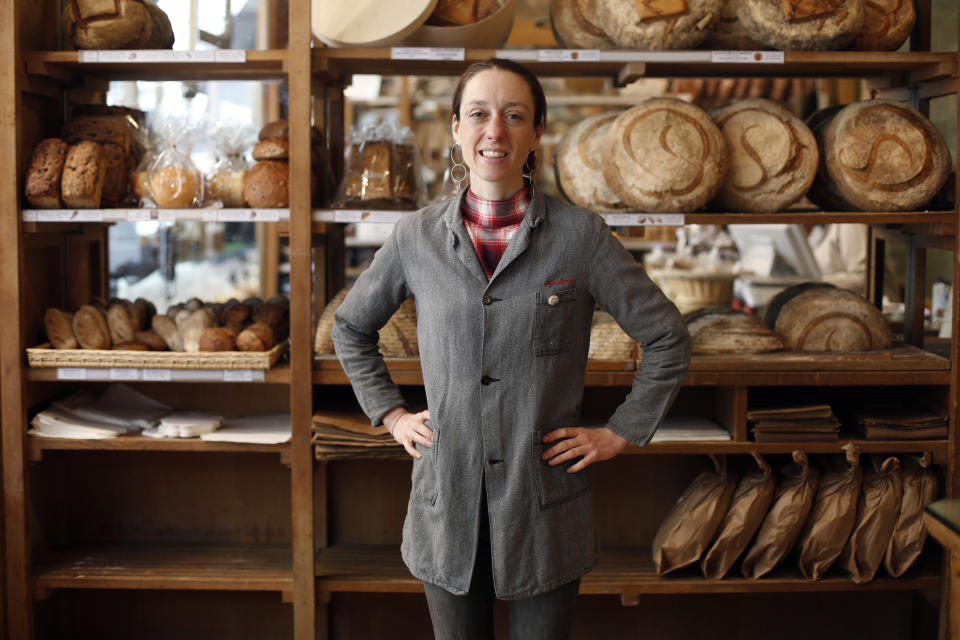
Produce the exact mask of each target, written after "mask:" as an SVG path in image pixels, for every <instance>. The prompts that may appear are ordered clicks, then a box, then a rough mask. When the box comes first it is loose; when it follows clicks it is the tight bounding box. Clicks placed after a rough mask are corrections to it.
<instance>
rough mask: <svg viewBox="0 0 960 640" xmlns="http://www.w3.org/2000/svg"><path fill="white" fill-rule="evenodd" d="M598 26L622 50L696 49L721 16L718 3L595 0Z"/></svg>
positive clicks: (714, 0) (710, 0)
mask: <svg viewBox="0 0 960 640" xmlns="http://www.w3.org/2000/svg"><path fill="white" fill-rule="evenodd" d="M596 3H597V24H598V25H599V26H600V28H601V29H602V30H603V31H604V33H606V34H607V36H608V37H609V38H610V39H611V40H613V42H614V43H615V44H616V45H617V46H618V47H621V48H628V49H648V50H650V49H695V48H697V47H698V46H700V44H702V43H703V41H704V40H706V38H707V35H708V34H709V33H710V29H711V28H712V27H713V21H714V20H715V19H717V18H718V17H719V16H720V0H658V1H654V2H637V1H636V0H596Z"/></svg>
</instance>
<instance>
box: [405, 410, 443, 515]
mask: <svg viewBox="0 0 960 640" xmlns="http://www.w3.org/2000/svg"><path fill="white" fill-rule="evenodd" d="M424 424H426V425H427V426H428V427H430V428H431V429H433V446H432V447H425V446H423V445H422V444H420V443H417V444H416V445H415V446H416V447H417V451H419V452H420V455H421V458H420V459H419V460H418V459H416V458H414V460H413V476H412V481H413V490H414V492H415V493H416V494H417V497H418V498H420V499H421V500H423V501H424V502H426V503H427V504H429V505H430V506H433V505H435V504H436V503H437V496H439V495H440V467H439V464H438V462H439V456H440V447H439V444H440V432H439V431H438V430H437V428H436V427H435V426H434V425H433V424H431V422H430V421H429V420H426V421H425V422H424Z"/></svg>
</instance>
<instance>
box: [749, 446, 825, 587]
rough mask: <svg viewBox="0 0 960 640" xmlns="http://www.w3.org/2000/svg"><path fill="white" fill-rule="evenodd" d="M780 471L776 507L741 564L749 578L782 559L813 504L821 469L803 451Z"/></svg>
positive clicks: (756, 576)
mask: <svg viewBox="0 0 960 640" xmlns="http://www.w3.org/2000/svg"><path fill="white" fill-rule="evenodd" d="M781 474H782V476H783V478H782V479H781V480H780V484H779V486H777V493H776V495H775V496H774V498H773V506H771V507H770V511H769V512H768V513H767V517H766V518H764V519H763V524H761V525H760V531H759V532H758V533H757V539H756V540H755V541H754V543H753V546H752V547H751V548H750V550H749V551H748V552H747V557H746V558H744V559H743V564H742V565H741V567H740V570H741V571H742V572H743V575H744V577H746V578H759V577H761V576H763V575H766V574H767V573H769V572H770V571H773V569H774V567H776V566H777V565H778V564H780V562H782V561H783V559H784V558H785V557H786V555H787V554H788V553H790V549H792V548H793V545H794V543H795V542H796V541H797V536H799V535H800V530H801V529H802V528H803V523H804V522H805V521H806V519H807V516H808V515H809V513H810V508H811V507H812V506H813V496H814V495H815V494H816V493H817V484H818V482H819V480H820V472H819V471H818V470H817V469H814V468H812V467H811V466H810V464H809V462H807V455H806V454H805V453H804V452H803V451H799V450H798V451H794V452H793V464H789V465H787V466H786V467H784V468H783V470H782V471H781Z"/></svg>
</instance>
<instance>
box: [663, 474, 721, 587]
mask: <svg viewBox="0 0 960 640" xmlns="http://www.w3.org/2000/svg"><path fill="white" fill-rule="evenodd" d="M710 459H711V460H712V461H713V465H714V468H715V469H716V471H704V472H703V473H701V474H700V475H698V476H697V477H696V478H694V480H693V482H692V483H690V486H689V487H687V490H686V491H684V492H683V495H682V496H680V499H679V500H677V503H676V504H675V505H674V506H673V509H671V510H670V513H668V514H667V517H666V518H664V520H663V522H662V523H661V524H660V528H659V529H657V535H656V536H654V538H653V561H654V563H655V564H656V565H657V575H660V576H662V575H666V574H667V573H670V572H671V571H674V570H676V569H680V568H681V567H686V566H688V565H691V564H693V563H695V562H696V561H697V560H699V559H700V556H701V555H702V554H703V552H704V550H705V549H706V548H707V545H709V544H710V540H712V539H713V534H714V533H716V531H717V527H718V526H719V525H720V521H721V520H722V519H723V516H724V514H725V513H726V512H727V508H728V507H729V506H730V499H731V498H732V497H733V491H734V489H736V486H737V477H736V475H734V474H731V473H728V472H727V461H726V458H724V457H723V456H719V459H718V457H717V456H710Z"/></svg>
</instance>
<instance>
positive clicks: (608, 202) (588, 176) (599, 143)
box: [553, 111, 626, 213]
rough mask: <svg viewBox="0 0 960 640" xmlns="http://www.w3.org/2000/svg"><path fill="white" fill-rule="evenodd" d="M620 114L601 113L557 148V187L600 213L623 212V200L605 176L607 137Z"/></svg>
mask: <svg viewBox="0 0 960 640" xmlns="http://www.w3.org/2000/svg"><path fill="white" fill-rule="evenodd" d="M618 115H620V112H619V111H611V112H607V113H598V114H596V115H593V116H590V117H589V118H585V119H583V120H581V121H580V122H578V123H577V124H575V125H573V126H572V127H570V129H569V130H568V131H567V132H566V133H565V134H564V136H563V138H562V139H561V140H560V144H559V145H557V150H556V152H555V153H554V161H553V166H554V168H555V169H556V172H557V184H558V185H560V189H561V190H562V191H563V194H564V195H565V196H567V198H569V199H570V202H572V203H574V204H575V205H578V206H581V207H584V208H587V209H590V210H591V211H596V212H598V213H604V212H613V211H622V210H623V209H625V208H626V206H625V205H624V203H623V202H622V201H621V200H620V197H619V196H617V194H616V193H614V192H613V190H612V189H611V188H610V186H609V185H608V184H607V180H606V178H604V177H603V154H604V153H605V151H606V137H607V133H608V132H609V131H610V126H611V125H612V124H613V121H614V120H615V119H616V118H617V116H618Z"/></svg>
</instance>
